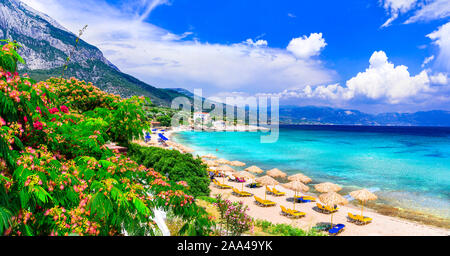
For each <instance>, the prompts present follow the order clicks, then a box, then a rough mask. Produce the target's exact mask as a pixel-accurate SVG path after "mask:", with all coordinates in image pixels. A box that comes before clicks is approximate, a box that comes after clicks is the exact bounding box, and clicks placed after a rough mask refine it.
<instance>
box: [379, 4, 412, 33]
mask: <svg viewBox="0 0 450 256" xmlns="http://www.w3.org/2000/svg"><path fill="white" fill-rule="evenodd" d="M380 2H381V3H382V4H383V8H384V9H385V10H386V11H387V12H388V14H389V15H390V16H391V17H390V18H389V19H388V20H387V21H386V22H385V23H384V24H383V25H381V27H388V26H390V25H391V23H392V21H394V20H395V19H397V17H398V15H399V14H401V13H405V12H407V11H409V10H411V9H412V8H413V7H414V6H415V5H416V2H417V0H381V1H380Z"/></svg>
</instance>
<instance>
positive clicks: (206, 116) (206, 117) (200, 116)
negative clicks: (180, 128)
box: [194, 112, 209, 122]
mask: <svg viewBox="0 0 450 256" xmlns="http://www.w3.org/2000/svg"><path fill="white" fill-rule="evenodd" d="M198 119H200V120H201V121H202V122H205V121H207V120H209V114H208V113H205V112H195V113H194V122H195V121H197V120H198Z"/></svg>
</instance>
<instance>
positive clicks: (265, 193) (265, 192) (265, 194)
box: [264, 185, 267, 200]
mask: <svg viewBox="0 0 450 256" xmlns="http://www.w3.org/2000/svg"><path fill="white" fill-rule="evenodd" d="M266 197H267V185H266V191H264V200H266Z"/></svg>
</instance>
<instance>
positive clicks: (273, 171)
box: [267, 168, 287, 178]
mask: <svg viewBox="0 0 450 256" xmlns="http://www.w3.org/2000/svg"><path fill="white" fill-rule="evenodd" d="M267 175H269V176H272V177H274V178H277V177H279V178H284V177H286V176H287V174H286V173H284V172H282V171H280V169H278V168H273V169H271V170H269V171H267Z"/></svg>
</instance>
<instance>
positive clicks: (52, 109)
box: [48, 108, 59, 114]
mask: <svg viewBox="0 0 450 256" xmlns="http://www.w3.org/2000/svg"><path fill="white" fill-rule="evenodd" d="M48 112H50V114H55V113H57V112H59V110H58V109H57V108H51V109H49V110H48Z"/></svg>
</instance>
